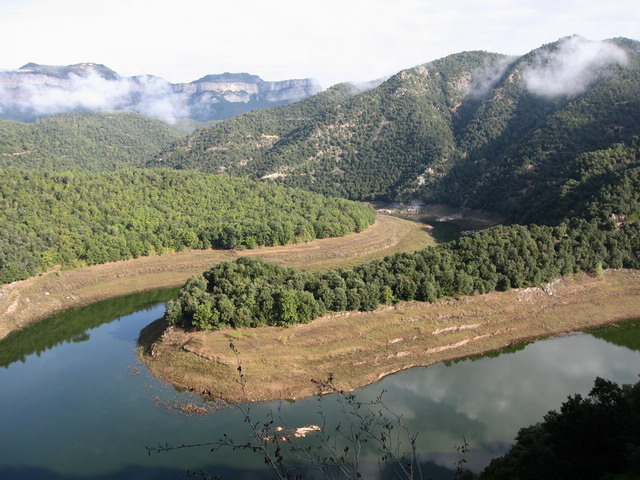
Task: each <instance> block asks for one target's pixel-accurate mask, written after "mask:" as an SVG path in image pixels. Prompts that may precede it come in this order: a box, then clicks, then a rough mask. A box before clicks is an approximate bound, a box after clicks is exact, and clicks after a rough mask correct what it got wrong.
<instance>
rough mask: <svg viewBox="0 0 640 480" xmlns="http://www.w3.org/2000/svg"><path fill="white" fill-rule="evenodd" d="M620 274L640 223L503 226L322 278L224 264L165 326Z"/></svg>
mask: <svg viewBox="0 0 640 480" xmlns="http://www.w3.org/2000/svg"><path fill="white" fill-rule="evenodd" d="M622 267H626V268H640V225H639V224H638V223H628V224H623V225H620V226H616V225H615V224H613V223H610V224H609V225H604V226H603V225H599V224H598V223H596V222H587V221H585V220H575V221H571V222H564V223H562V224H561V225H559V226H557V227H548V226H537V225H530V226H521V225H512V226H498V227H494V228H491V229H488V230H485V231H482V232H478V233H476V234H474V235H472V236H469V237H463V238H461V239H459V240H457V241H454V242H451V243H448V244H444V245H440V246H438V247H428V248H426V249H424V250H421V251H418V252H415V253H402V254H396V255H393V256H391V257H387V258H385V259H384V260H380V261H374V262H371V263H368V264H365V265H361V266H358V267H355V268H354V269H352V270H332V271H329V272H327V273H322V274H318V273H311V272H307V271H303V270H296V269H292V268H283V267H279V266H276V265H271V264H268V263H265V262H263V261H262V260H260V259H252V258H241V259H238V260H236V261H234V262H225V263H221V264H219V265H216V266H214V267H213V268H211V269H210V270H208V271H207V272H205V273H204V274H203V275H200V276H194V277H192V278H191V279H189V280H188V281H187V283H186V284H185V285H184V286H183V287H182V289H181V290H180V294H179V296H178V299H176V300H172V301H171V302H169V304H168V306H167V314H166V317H167V319H168V320H169V322H171V323H172V324H177V325H180V326H182V327H186V328H197V329H218V328H221V327H227V326H231V327H236V328H237V327H257V326H262V325H277V326H288V325H292V324H295V323H306V322H309V321H311V320H313V319H314V318H316V317H318V316H320V315H322V314H323V313H325V312H338V311H344V310H373V309H375V308H376V307H378V306H379V305H380V304H391V303H394V302H397V301H401V300H419V301H433V300H436V299H438V298H441V297H452V296H460V295H471V294H475V293H486V292H490V291H493V290H508V289H510V288H512V287H528V286H535V285H540V284H541V283H543V282H549V281H551V280H553V279H555V278H557V277H559V276H561V275H567V274H569V273H575V272H596V273H597V272H601V271H602V269H604V268H622Z"/></svg>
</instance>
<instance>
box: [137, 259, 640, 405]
mask: <svg viewBox="0 0 640 480" xmlns="http://www.w3.org/2000/svg"><path fill="white" fill-rule="evenodd" d="M639 318H640V272H639V271H636V270H610V271H606V272H605V275H604V276H602V277H597V276H593V275H589V274H581V275H575V276H571V277H567V278H563V279H559V280H556V281H555V282H552V283H551V284H548V285H546V286H544V287H537V288H525V289H517V290H511V291H509V292H492V293H488V294H486V295H477V296H470V297H462V298H460V299H458V300H440V301H437V302H434V303H421V302H405V303H400V304H398V305H395V306H391V307H389V306H387V307H382V308H379V309H378V310H376V311H373V312H346V313H341V314H334V315H327V316H325V317H322V318H320V319H317V320H315V321H313V322H311V323H309V324H306V325H295V326H293V327H289V328H278V327H264V328H257V329H241V330H232V329H227V330H221V331H218V332H185V331H183V330H180V329H177V328H174V327H172V328H169V329H167V330H164V325H162V324H161V323H156V324H152V325H150V326H149V327H147V328H146V329H144V330H143V332H142V333H141V347H140V349H139V352H140V357H141V359H142V361H143V362H144V363H145V364H146V365H147V366H148V367H149V368H150V370H151V371H152V373H153V374H154V375H156V376H157V377H159V378H160V379H162V380H164V381H167V382H169V383H171V384H173V385H174V386H177V387H180V388H186V389H189V390H192V391H195V392H197V393H200V394H203V393H204V394H205V395H210V396H212V397H215V398H222V399H226V400H229V401H233V402H239V401H269V400H289V399H298V398H303V397H308V396H312V395H314V394H316V393H317V391H316V387H315V386H314V384H313V383H312V382H311V380H325V379H327V378H328V377H329V375H330V374H331V375H332V376H333V378H334V379H335V384H336V386H337V387H338V388H340V389H344V390H347V391H350V390H354V389H357V388H361V387H363V386H366V385H369V384H371V383H375V382H377V381H378V380H380V379H382V378H383V377H385V376H387V375H390V374H392V373H395V372H398V371H401V370H405V369H408V368H412V367H416V366H426V365H430V364H433V363H438V362H443V361H450V360H455V359H459V358H463V357H468V356H472V355H478V354H482V353H487V352H490V351H495V350H498V349H501V348H504V347H506V346H509V345H511V344H513V343H516V342H521V341H527V340H532V339H537V338H540V337H549V336H556V335H562V334H566V333H569V332H574V331H579V330H583V329H585V328H590V327H595V326H599V325H603V324H607V323H613V322H619V321H624V320H632V319H639ZM344 332H348V334H347V335H345V333H344ZM230 342H233V344H234V346H235V348H236V349H237V350H238V351H239V352H240V362H241V364H242V372H243V374H244V379H245V380H246V386H245V389H244V391H243V390H242V389H240V387H239V384H238V374H237V359H236V357H235V354H234V353H233V352H232V351H231V350H230V348H229V343H230Z"/></svg>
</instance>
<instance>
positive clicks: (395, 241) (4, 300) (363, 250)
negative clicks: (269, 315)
mask: <svg viewBox="0 0 640 480" xmlns="http://www.w3.org/2000/svg"><path fill="white" fill-rule="evenodd" d="M433 244H434V241H433V238H432V237H431V236H430V235H429V231H428V228H427V227H426V226H425V225H422V224H420V223H416V222H410V221H407V220H402V219H399V218H396V217H391V216H388V215H378V218H377V221H376V223H375V224H373V225H372V226H370V227H369V228H368V229H367V230H365V231H364V232H361V233H354V234H350V235H347V236H345V237H340V238H327V239H322V240H314V241H312V242H309V243H305V244H299V245H288V246H283V247H263V248H257V249H254V250H191V251H186V252H180V253H175V254H171V255H162V256H151V257H143V258H137V259H134V260H126V261H120V262H112V263H106V264H102V265H93V266H91V267H85V268H79V269H75V270H68V271H63V270H61V269H60V268H57V269H55V270H52V271H50V272H47V273H45V274H42V275H39V276H36V277H32V278H30V279H28V280H24V281H20V282H14V283H11V284H8V285H3V286H2V287H0V339H1V338H3V337H5V336H6V335H7V334H9V333H10V332H11V331H13V330H17V329H20V328H23V327H25V326H26V325H29V324H31V323H33V322H35V321H37V320H40V319H43V318H46V317H48V316H51V315H52V314H54V313H56V312H59V311H62V310H66V309H68V308H73V307H78V306H82V305H88V304H90V303H93V302H96V301H99V300H104V299H107V298H111V297H117V296H121V295H126V294H130V293H136V292H142V291H146V290H155V289H158V288H166V287H176V286H180V285H182V284H183V283H184V281H185V280H186V279H187V278H189V277H190V276H191V275H194V274H196V273H201V272H203V271H204V270H206V269H207V268H209V267H211V265H213V264H216V263H219V262H222V261H225V260H233V259H235V258H238V257H239V256H243V255H255V256H260V257H263V258H265V259H266V260H268V261H271V262H274V263H279V264H283V265H287V266H294V267H305V268H309V269H312V270H323V269H330V268H334V267H339V266H340V267H345V268H348V267H351V266H353V265H356V264H358V263H365V262H368V261H371V260H374V259H377V258H383V257H384V256H386V255H390V254H393V253H396V252H401V251H415V250H418V249H420V248H423V247H425V246H427V245H433Z"/></svg>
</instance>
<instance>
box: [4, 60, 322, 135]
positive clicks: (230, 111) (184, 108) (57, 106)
mask: <svg viewBox="0 0 640 480" xmlns="http://www.w3.org/2000/svg"><path fill="white" fill-rule="evenodd" d="M319 91H320V87H319V86H318V85H317V84H316V83H314V82H313V81H312V80H310V79H298V80H284V81H280V82H267V81H264V80H262V79H261V78H260V77H258V76H256V75H249V74H246V73H224V74H220V75H207V76H205V77H203V78H201V79H199V80H195V81H193V82H191V83H178V84H172V83H169V82H168V81H166V80H165V79H163V78H160V77H156V76H153V75H141V76H134V77H125V76H121V75H119V74H118V73H116V72H114V71H113V70H111V69H109V68H108V67H105V66H104V65H99V64H94V63H81V64H76V65H68V66H47V65H38V64H35V63H28V64H26V65H24V66H23V67H21V68H20V69H18V70H15V71H4V72H0V119H4V120H20V121H33V120H35V119H37V118H41V117H45V116H49V115H53V114H57V113H67V112H82V111H109V110H129V111H133V112H137V113H141V114H143V115H146V116H148V117H151V118H155V119H158V120H161V121H163V122H165V123H174V122H175V121H176V120H177V119H179V118H191V119H193V120H197V121H211V120H224V119H226V118H229V117H232V116H234V115H238V114H240V113H244V112H248V111H250V110H254V109H258V108H266V107H269V106H274V105H284V104H288V103H291V102H295V101H297V100H300V99H303V98H305V97H307V96H309V95H313V94H314V93H317V92H319Z"/></svg>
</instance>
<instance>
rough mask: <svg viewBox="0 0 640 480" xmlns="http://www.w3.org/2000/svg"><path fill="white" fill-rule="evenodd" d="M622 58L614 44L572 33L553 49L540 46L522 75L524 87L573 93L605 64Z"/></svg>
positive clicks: (552, 94) (620, 61) (538, 92)
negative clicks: (572, 34)
mask: <svg viewBox="0 0 640 480" xmlns="http://www.w3.org/2000/svg"><path fill="white" fill-rule="evenodd" d="M626 62H627V56H626V53H625V52H624V50H622V49H621V48H619V47H618V46H617V45H615V44H613V43H609V42H593V41H589V40H586V39H584V38H582V37H577V36H574V37H569V38H566V39H563V40H562V41H561V42H560V43H559V45H558V48H557V49H556V50H553V51H549V50H541V51H540V52H539V53H538V56H537V58H536V60H535V63H534V64H533V65H532V66H531V67H529V68H528V69H526V70H525V71H523V73H522V76H523V79H524V81H525V84H526V86H527V89H528V90H529V91H530V92H532V93H534V94H536V95H540V96H543V97H558V96H563V95H568V96H574V95H577V94H579V93H581V92H583V91H584V90H585V89H586V88H587V87H588V86H589V84H590V83H592V82H593V81H594V80H595V79H596V77H597V75H598V74H599V73H601V72H603V71H604V70H606V69H607V67H610V66H611V65H616V64H625V63H626Z"/></svg>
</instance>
